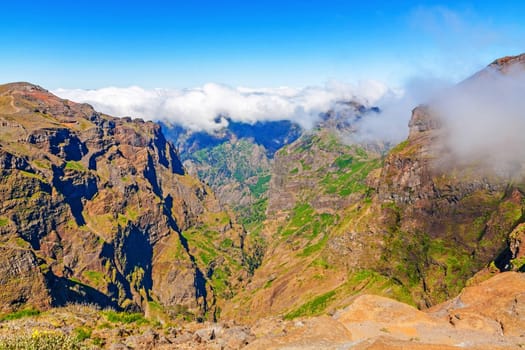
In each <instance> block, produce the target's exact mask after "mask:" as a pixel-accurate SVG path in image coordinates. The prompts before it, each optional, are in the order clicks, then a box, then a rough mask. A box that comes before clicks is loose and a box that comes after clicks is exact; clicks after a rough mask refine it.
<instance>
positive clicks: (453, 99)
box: [432, 64, 525, 175]
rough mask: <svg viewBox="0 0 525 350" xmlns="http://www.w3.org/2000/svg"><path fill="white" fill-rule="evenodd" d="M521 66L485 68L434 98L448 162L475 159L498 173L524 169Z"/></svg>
mask: <svg viewBox="0 0 525 350" xmlns="http://www.w3.org/2000/svg"><path fill="white" fill-rule="evenodd" d="M524 91H525V69H524V66H523V64H514V65H512V66H510V67H508V68H507V69H506V70H505V72H504V73H502V72H500V71H499V70H498V69H496V68H493V67H488V68H487V69H485V70H484V71H482V72H481V73H479V74H477V75H475V76H474V77H472V78H471V79H468V80H466V81H465V82H463V83H462V84H460V85H459V86H457V87H455V88H453V89H451V91H449V92H448V93H447V94H445V95H443V96H442V97H441V98H439V99H437V100H436V101H434V102H433V104H432V106H433V109H434V112H435V113H436V114H437V115H438V116H439V117H440V118H441V120H442V121H443V123H444V128H445V130H446V137H445V140H444V141H445V146H446V147H447V149H448V150H449V151H450V153H451V156H452V159H451V161H456V162H457V161H459V162H460V163H467V164H479V165H480V166H484V167H489V168H491V169H492V170H494V171H496V172H497V173H499V174H500V175H518V174H523V170H524V169H525V164H524V159H525V137H524V136H523V135H525V99H524V98H523V92H524Z"/></svg>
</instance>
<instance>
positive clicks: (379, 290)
mask: <svg viewBox="0 0 525 350" xmlns="http://www.w3.org/2000/svg"><path fill="white" fill-rule="evenodd" d="M363 293H368V294H378V295H385V296H387V297H390V298H394V299H397V300H400V301H402V302H404V303H407V304H411V305H413V304H414V301H413V299H412V297H411V295H410V292H409V290H408V289H407V288H406V287H404V286H403V285H401V284H400V283H399V282H397V281H395V280H394V279H391V278H388V277H387V276H384V275H381V274H379V273H378V272H375V271H372V270H358V271H355V272H353V273H350V274H349V276H348V278H347V280H346V282H345V283H343V284H342V285H340V286H339V287H337V288H336V289H333V290H331V291H329V292H326V293H323V294H321V295H318V296H315V297H313V298H312V299H311V300H309V301H307V302H306V303H304V304H302V305H301V306H299V307H298V308H296V309H294V310H292V311H290V312H288V313H287V314H286V315H285V316H284V318H285V319H288V320H290V319H293V318H296V317H302V316H316V315H320V314H323V313H325V312H327V311H329V310H331V309H337V308H343V307H345V306H346V305H342V304H339V302H340V301H341V300H345V299H347V298H348V297H349V296H352V295H357V294H363Z"/></svg>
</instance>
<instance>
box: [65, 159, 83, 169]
mask: <svg viewBox="0 0 525 350" xmlns="http://www.w3.org/2000/svg"><path fill="white" fill-rule="evenodd" d="M66 169H69V170H76V171H86V168H85V167H84V165H82V163H80V162H75V161H74V160H70V161H68V162H66Z"/></svg>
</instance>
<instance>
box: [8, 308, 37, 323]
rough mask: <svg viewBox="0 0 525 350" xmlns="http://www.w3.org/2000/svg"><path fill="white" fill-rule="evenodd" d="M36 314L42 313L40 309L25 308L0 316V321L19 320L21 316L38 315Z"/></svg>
mask: <svg viewBox="0 0 525 350" xmlns="http://www.w3.org/2000/svg"><path fill="white" fill-rule="evenodd" d="M36 315H40V311H38V310H35V309H24V310H19V311H15V312H12V313H9V314H6V315H3V316H0V321H11V320H18V319H20V318H24V317H30V316H36Z"/></svg>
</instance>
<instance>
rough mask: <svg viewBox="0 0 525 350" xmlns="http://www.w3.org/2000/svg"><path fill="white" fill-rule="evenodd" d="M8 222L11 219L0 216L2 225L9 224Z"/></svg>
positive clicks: (0, 225) (0, 224)
mask: <svg viewBox="0 0 525 350" xmlns="http://www.w3.org/2000/svg"><path fill="white" fill-rule="evenodd" d="M7 224H9V219H8V218H4V217H0V227H3V226H7Z"/></svg>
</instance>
